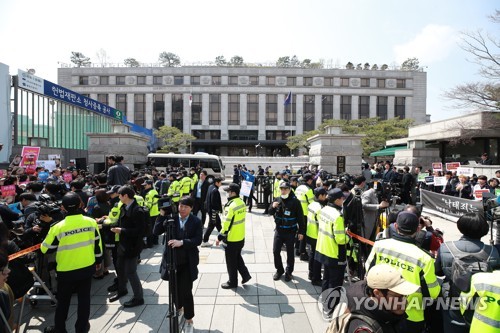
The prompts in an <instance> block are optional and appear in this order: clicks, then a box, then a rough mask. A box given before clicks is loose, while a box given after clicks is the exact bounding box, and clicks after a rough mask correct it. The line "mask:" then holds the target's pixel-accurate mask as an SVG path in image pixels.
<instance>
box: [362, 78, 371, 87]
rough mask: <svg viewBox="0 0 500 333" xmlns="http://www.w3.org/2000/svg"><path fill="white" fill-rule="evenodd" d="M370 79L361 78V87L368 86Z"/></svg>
mask: <svg viewBox="0 0 500 333" xmlns="http://www.w3.org/2000/svg"><path fill="white" fill-rule="evenodd" d="M369 86H370V79H361V87H369Z"/></svg>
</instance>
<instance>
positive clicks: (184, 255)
mask: <svg viewBox="0 0 500 333" xmlns="http://www.w3.org/2000/svg"><path fill="white" fill-rule="evenodd" d="M193 206H194V200H193V198H183V199H181V200H180V202H179V213H178V214H175V215H174V216H173V217H172V218H173V222H171V223H173V224H174V228H173V235H172V237H171V239H170V240H168V243H167V245H166V246H165V249H164V251H163V258H162V261H161V267H160V273H161V278H162V279H163V280H168V279H169V271H168V269H167V267H168V264H169V262H168V260H169V252H170V251H175V252H174V253H175V261H176V262H175V264H176V268H177V270H176V278H177V295H178V301H177V304H176V307H177V309H179V310H181V313H183V314H184V318H185V319H186V326H185V327H184V332H186V333H187V332H193V330H194V328H193V317H194V300H193V290H192V289H193V281H195V280H196V279H197V278H198V264H199V262H200V255H199V250H198V245H200V244H201V233H202V228H201V221H200V219H199V218H198V217H196V216H194V215H193V214H191V211H192V209H193ZM169 218H170V217H169V216H168V215H167V213H166V210H165V209H163V207H162V209H161V210H160V216H159V217H158V219H157V220H156V223H155V226H154V228H153V234H155V235H158V236H159V235H161V234H163V233H164V232H166V224H167V223H165V222H167V220H168V219H169Z"/></svg>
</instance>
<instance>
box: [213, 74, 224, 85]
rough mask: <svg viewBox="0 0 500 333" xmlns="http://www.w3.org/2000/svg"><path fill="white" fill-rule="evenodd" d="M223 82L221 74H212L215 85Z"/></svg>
mask: <svg viewBox="0 0 500 333" xmlns="http://www.w3.org/2000/svg"><path fill="white" fill-rule="evenodd" d="M221 83H222V80H221V77H220V76H212V84H213V85H214V86H220V85H221Z"/></svg>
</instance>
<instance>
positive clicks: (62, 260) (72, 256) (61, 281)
mask: <svg viewBox="0 0 500 333" xmlns="http://www.w3.org/2000/svg"><path fill="white" fill-rule="evenodd" d="M80 202H81V201H80V197H79V196H78V195H76V194H74V193H68V194H66V195H65V196H64V197H63V200H62V204H63V207H64V208H65V209H66V210H67V211H68V212H69V214H71V215H68V216H66V218H65V219H64V220H62V221H61V222H59V223H57V224H55V225H53V226H52V227H51V228H50V230H49V233H48V234H47V237H46V238H45V240H44V241H43V242H42V245H41V247H40V250H41V251H42V253H46V252H47V251H50V252H52V251H55V252H56V263H57V267H56V271H57V280H58V290H57V307H56V312H55V326H54V327H49V328H47V329H46V330H45V331H46V332H66V318H67V316H68V309H69V305H70V301H71V295H72V294H73V292H74V291H75V290H76V293H77V294H78V311H77V313H78V319H77V321H76V324H75V330H76V332H77V333H80V332H88V331H89V329H90V324H89V316H90V285H91V280H92V275H93V274H94V273H95V271H96V266H95V265H96V263H97V264H100V263H101V261H102V243H101V236H100V234H99V227H98V226H97V222H96V221H95V220H94V219H92V218H90V217H86V216H83V215H81V214H74V213H75V212H77V211H78V207H79V206H80Z"/></svg>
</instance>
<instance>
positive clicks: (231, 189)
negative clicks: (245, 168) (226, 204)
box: [224, 183, 240, 193]
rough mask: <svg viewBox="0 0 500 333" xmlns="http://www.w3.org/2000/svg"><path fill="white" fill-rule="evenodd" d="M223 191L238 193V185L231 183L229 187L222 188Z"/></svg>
mask: <svg viewBox="0 0 500 333" xmlns="http://www.w3.org/2000/svg"><path fill="white" fill-rule="evenodd" d="M224 191H226V192H236V193H240V185H238V184H235V183H231V184H229V186H226V187H224Z"/></svg>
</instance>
